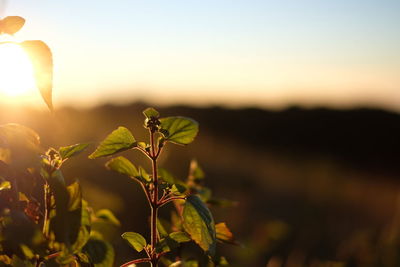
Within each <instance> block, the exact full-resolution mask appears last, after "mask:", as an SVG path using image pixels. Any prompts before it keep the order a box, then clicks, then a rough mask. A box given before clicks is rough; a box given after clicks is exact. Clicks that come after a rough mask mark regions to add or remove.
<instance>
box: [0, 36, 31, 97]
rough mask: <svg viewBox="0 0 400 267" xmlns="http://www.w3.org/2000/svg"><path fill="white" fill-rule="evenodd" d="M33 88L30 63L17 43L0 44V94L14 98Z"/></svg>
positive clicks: (26, 93)
mask: <svg viewBox="0 0 400 267" xmlns="http://www.w3.org/2000/svg"><path fill="white" fill-rule="evenodd" d="M34 89H35V81H34V77H33V70H32V64H31V62H30V61H29V58H28V55H27V54H26V53H25V52H24V50H23V49H22V48H21V47H20V46H19V45H17V44H2V45H0V94H1V95H2V96H3V97H8V98H15V97H23V96H28V95H31V94H32V92H33V91H34Z"/></svg>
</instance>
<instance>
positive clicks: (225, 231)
mask: <svg viewBox="0 0 400 267" xmlns="http://www.w3.org/2000/svg"><path fill="white" fill-rule="evenodd" d="M215 230H216V235H217V240H218V241H220V242H223V243H229V244H235V245H236V244H237V242H236V241H235V238H234V236H233V234H232V232H231V231H230V230H229V228H228V226H226V223H218V224H216V225H215Z"/></svg>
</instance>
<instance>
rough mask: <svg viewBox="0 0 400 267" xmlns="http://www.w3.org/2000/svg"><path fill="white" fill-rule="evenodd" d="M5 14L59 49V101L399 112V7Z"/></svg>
mask: <svg viewBox="0 0 400 267" xmlns="http://www.w3.org/2000/svg"><path fill="white" fill-rule="evenodd" d="M1 1H3V2H4V0H0V2H1ZM2 13H3V14H1V15H2V16H5V15H20V16H23V17H25V18H26V20H27V23H26V25H25V27H24V29H23V30H22V31H21V32H20V33H18V35H17V37H18V38H20V39H41V40H44V41H46V42H47V43H48V44H49V46H50V47H51V48H52V50H53V53H54V61H55V87H54V98H55V103H56V105H57V104H58V105H62V104H73V105H93V104H97V103H103V102H108V101H115V102H128V101H131V100H138V99H143V100H154V101H156V102H157V103H176V102H178V103H188V104H201V105H204V104H205V105H208V104H224V105H246V106H248V105H258V106H265V107H281V106H285V105H291V104H299V105H334V106H348V105H373V106H379V107H387V108H391V109H397V110H400V1H399V0H374V1H371V0H335V1H328V0H274V1H272V0H271V1H270V0H259V1H258V0H201V1H194V0H180V1H177V0H124V1H122V0H114V1H102V0H98V1H93V0H84V1H82V0H80V1H78V0H69V1H55V0H35V1H28V0H8V1H7V3H6V8H5V9H4V10H3V12H2Z"/></svg>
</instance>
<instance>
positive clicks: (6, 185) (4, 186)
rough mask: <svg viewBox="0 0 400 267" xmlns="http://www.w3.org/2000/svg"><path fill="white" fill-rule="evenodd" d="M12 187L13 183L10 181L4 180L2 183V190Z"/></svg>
mask: <svg viewBox="0 0 400 267" xmlns="http://www.w3.org/2000/svg"><path fill="white" fill-rule="evenodd" d="M10 188H11V183H10V182H9V181H2V182H1V183H0V191H3V190H7V189H10Z"/></svg>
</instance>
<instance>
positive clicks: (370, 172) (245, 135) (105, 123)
mask: <svg viewBox="0 0 400 267" xmlns="http://www.w3.org/2000/svg"><path fill="white" fill-rule="evenodd" d="M145 107H146V105H145V104H143V103H134V104H131V105H126V106H113V105H104V106H100V107H95V108H93V109H85V110H77V109H72V108H63V109H59V110H57V112H56V113H55V115H54V116H53V115H51V114H50V113H48V112H41V111H35V110H17V109H14V110H13V109H9V110H8V111H7V112H5V111H1V112H0V114H1V115H0V122H1V123H6V122H18V123H21V124H24V125H27V126H29V127H31V128H32V129H34V130H36V131H37V132H38V133H39V134H40V136H41V139H42V143H43V144H44V146H53V147H58V146H63V145H68V144H73V143H79V142H91V143H92V145H91V147H90V148H89V151H93V150H94V147H95V145H97V144H98V143H99V142H100V141H101V140H102V139H103V138H104V137H105V136H106V135H107V134H108V133H109V132H110V131H111V130H113V129H115V128H116V127H117V126H120V125H124V126H126V127H127V128H129V129H130V130H131V131H132V132H133V133H134V134H135V136H137V138H144V136H141V133H142V131H141V124H142V117H141V116H140V114H141V110H143V109H144V108H145ZM158 109H159V110H160V111H161V113H162V114H164V115H183V116H188V117H192V118H194V119H196V120H197V121H198V122H199V123H200V133H199V136H198V138H197V139H196V141H195V142H194V143H193V144H191V145H189V146H187V147H185V148H183V147H179V146H178V147H172V146H171V147H169V149H168V151H167V153H165V154H164V155H163V157H162V158H161V165H163V166H167V167H168V168H169V169H170V170H171V171H172V173H174V174H175V175H176V176H178V177H181V178H182V179H184V178H185V175H186V174H185V173H186V171H185V170H187V169H188V167H189V159H190V158H196V159H197V160H198V162H199V163H200V164H201V166H202V167H203V169H204V171H205V173H206V183H207V185H208V186H209V187H210V188H211V189H212V190H213V194H215V195H216V196H218V197H221V198H224V199H228V200H233V201H235V203H234V204H233V205H231V206H230V207H228V208H225V209H221V208H214V209H212V211H213V213H214V215H215V218H216V222H220V221H226V222H227V223H228V225H229V227H230V228H231V230H232V231H233V232H234V233H235V236H236V238H237V240H238V241H239V242H240V243H241V246H227V245H224V246H221V249H222V250H223V251H224V253H225V255H227V259H228V261H229V262H230V263H231V266H269V267H274V266H281V264H285V265H284V266H288V267H291V266H398V265H399V264H400V253H399V251H400V243H399V241H400V233H399V229H400V225H399V224H400V219H399V218H400V217H399V215H400V214H399V212H400V194H399V192H400V180H399V174H400V165H399V164H398V162H399V158H400V143H399V141H398V140H399V139H398V136H400V116H399V115H398V114H396V113H390V112H386V111H381V110H373V109H353V110H329V109H322V108H321V109H308V110H307V109H301V108H296V107H294V108H289V109H285V110H280V111H270V110H261V109H254V108H252V109H224V108H219V107H209V108H192V107H183V106H174V107H158ZM27 114H29V116H26V115H27ZM49 129H50V130H49ZM88 153H89V152H86V153H84V154H82V155H80V156H79V160H71V161H70V162H68V164H66V165H65V168H64V172H65V177H68V178H69V179H75V178H78V179H79V181H80V182H81V183H82V187H83V193H84V196H85V198H86V199H87V200H89V202H90V203H91V205H92V206H93V207H94V208H95V209H99V208H108V209H111V210H112V211H114V212H115V214H116V216H117V217H118V218H119V219H120V221H121V224H122V226H121V229H119V231H120V232H121V233H122V232H125V231H129V230H132V229H136V230H137V232H141V233H144V234H145V233H147V231H148V230H147V227H146V225H147V218H146V217H144V216H140V214H143V213H146V214H147V213H148V212H149V210H148V206H147V204H146V202H145V198H144V197H143V195H142V194H141V192H140V187H139V186H138V185H137V184H135V183H132V182H131V181H129V179H128V178H126V177H123V176H121V175H118V174H115V173H113V172H110V171H107V170H106V169H105V168H104V163H105V160H96V161H93V160H89V159H87V155H88ZM126 156H127V157H128V158H129V159H131V160H132V162H135V163H140V164H147V163H145V162H143V161H142V159H141V158H140V157H139V155H135V153H133V154H132V153H130V154H129V155H128V154H127V155H126ZM144 166H147V165H144ZM71 181H72V180H71ZM161 216H166V217H168V216H169V213H168V211H166V212H164V213H163V214H161ZM147 234H149V233H147ZM114 245H115V248H116V253H117V256H116V258H117V259H118V262H116V264H121V263H123V262H125V261H127V260H129V259H131V258H132V255H131V250H130V249H129V247H128V246H126V244H125V243H124V242H123V240H122V239H116V240H115V243H114Z"/></svg>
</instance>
